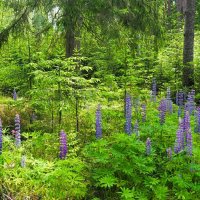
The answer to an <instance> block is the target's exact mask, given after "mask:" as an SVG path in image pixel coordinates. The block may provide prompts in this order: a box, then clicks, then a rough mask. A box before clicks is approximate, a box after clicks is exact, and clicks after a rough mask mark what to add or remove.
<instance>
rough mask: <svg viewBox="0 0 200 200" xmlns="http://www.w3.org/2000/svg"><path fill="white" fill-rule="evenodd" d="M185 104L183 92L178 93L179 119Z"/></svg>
mask: <svg viewBox="0 0 200 200" xmlns="http://www.w3.org/2000/svg"><path fill="white" fill-rule="evenodd" d="M183 102H184V93H183V91H179V92H178V91H177V93H176V104H177V105H178V117H180V116H181V113H182V107H183Z"/></svg>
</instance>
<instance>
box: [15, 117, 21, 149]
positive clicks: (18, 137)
mask: <svg viewBox="0 0 200 200" xmlns="http://www.w3.org/2000/svg"><path fill="white" fill-rule="evenodd" d="M20 131H21V130H20V117H19V115H18V114H17V115H16V116H15V145H16V146H17V147H20V145H21V133H20Z"/></svg>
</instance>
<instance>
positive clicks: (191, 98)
mask: <svg viewBox="0 0 200 200" xmlns="http://www.w3.org/2000/svg"><path fill="white" fill-rule="evenodd" d="M186 110H188V111H189V113H190V114H192V112H193V111H194V110H195V90H192V91H191V92H189V93H188V97H187V103H186Z"/></svg>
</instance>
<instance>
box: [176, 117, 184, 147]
mask: <svg viewBox="0 0 200 200" xmlns="http://www.w3.org/2000/svg"><path fill="white" fill-rule="evenodd" d="M179 131H180V140H178V141H179V142H180V146H181V150H184V148H185V132H184V119H181V118H179ZM177 138H178V136H177Z"/></svg>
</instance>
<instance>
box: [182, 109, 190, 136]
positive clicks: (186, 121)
mask: <svg viewBox="0 0 200 200" xmlns="http://www.w3.org/2000/svg"><path fill="white" fill-rule="evenodd" d="M189 130H190V115H189V112H188V111H185V113H184V118H183V132H184V133H185V135H186V133H187V132H188V131H189Z"/></svg>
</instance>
